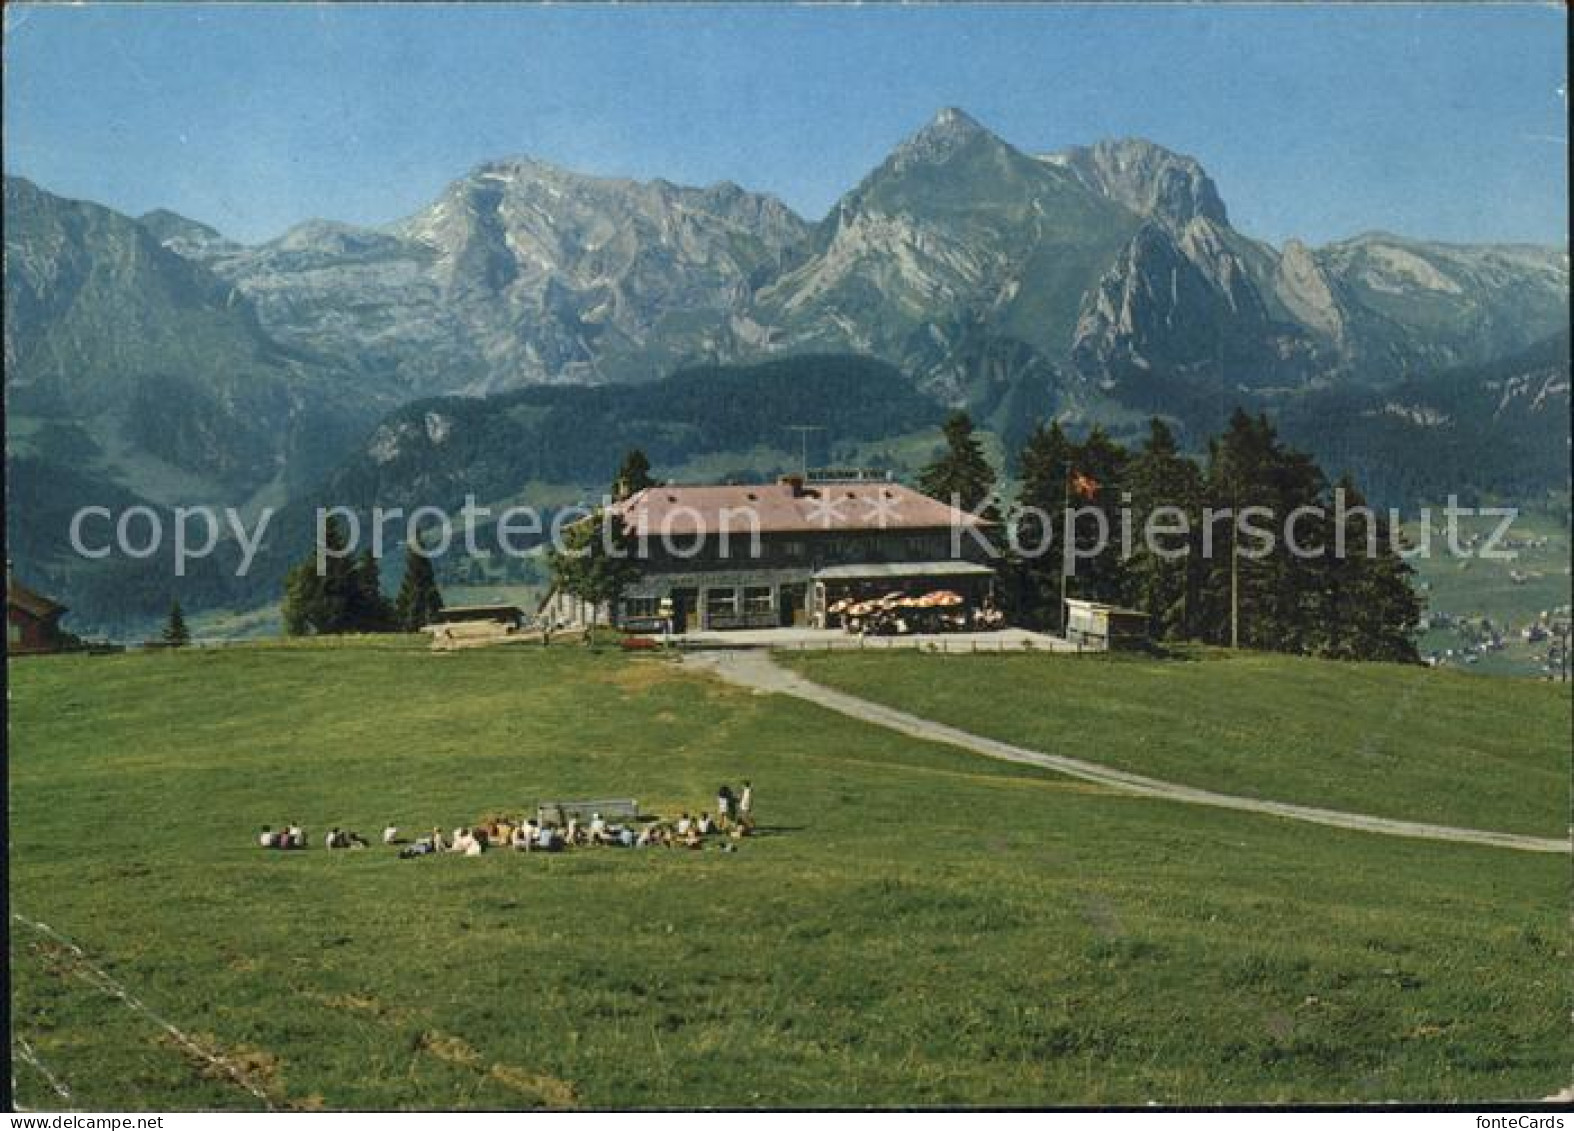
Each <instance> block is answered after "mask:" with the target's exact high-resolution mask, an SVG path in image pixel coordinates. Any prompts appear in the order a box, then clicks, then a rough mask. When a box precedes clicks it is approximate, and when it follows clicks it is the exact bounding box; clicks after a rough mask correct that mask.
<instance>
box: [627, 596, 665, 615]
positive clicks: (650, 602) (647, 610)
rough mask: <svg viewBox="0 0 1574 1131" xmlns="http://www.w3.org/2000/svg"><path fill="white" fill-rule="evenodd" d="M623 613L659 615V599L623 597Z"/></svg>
mask: <svg viewBox="0 0 1574 1131" xmlns="http://www.w3.org/2000/svg"><path fill="white" fill-rule="evenodd" d="M623 615H624V616H626V617H654V616H660V615H661V600H660V598H657V597H625V598H623Z"/></svg>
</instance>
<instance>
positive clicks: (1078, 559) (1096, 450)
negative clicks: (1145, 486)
mask: <svg viewBox="0 0 1574 1131" xmlns="http://www.w3.org/2000/svg"><path fill="white" fill-rule="evenodd" d="M1070 458H1071V488H1072V490H1071V496H1072V497H1071V514H1072V518H1073V519H1074V520H1075V521H1074V522H1073V524H1072V530H1071V537H1072V540H1073V543H1074V545H1075V546H1076V548H1077V554H1076V555H1075V558H1074V560H1073V562H1072V567H1073V571H1074V572H1073V575H1072V578H1071V581H1070V584H1069V586H1068V588H1067V595H1068V596H1071V597H1082V598H1086V599H1088V600H1092V601H1103V602H1107V603H1110V604H1115V603H1118V602H1119V601H1120V600H1121V599H1122V596H1123V590H1124V588H1125V585H1124V569H1125V566H1124V563H1123V562H1122V560H1121V558H1122V553H1123V546H1122V531H1121V519H1122V515H1121V481H1122V479H1123V477H1124V475H1125V471H1126V463H1127V461H1128V459H1129V458H1130V456H1129V454H1128V453H1127V451H1126V449H1125V448H1123V447H1121V446H1120V445H1119V444H1117V443H1116V442H1115V441H1114V440H1113V439H1111V438H1110V435H1109V433H1107V432H1105V431H1104V429H1103V428H1101V427H1099V426H1098V425H1094V426H1093V428H1092V429H1091V430H1090V431H1089V432H1088V435H1087V438H1086V439H1085V440H1083V441H1082V443H1080V444H1074V445H1072V449H1071V454H1070ZM1101 542H1102V548H1100V544H1101Z"/></svg>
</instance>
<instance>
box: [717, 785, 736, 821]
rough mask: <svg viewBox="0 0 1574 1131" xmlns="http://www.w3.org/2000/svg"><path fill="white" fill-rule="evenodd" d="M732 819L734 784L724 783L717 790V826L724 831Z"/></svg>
mask: <svg viewBox="0 0 1574 1131" xmlns="http://www.w3.org/2000/svg"><path fill="white" fill-rule="evenodd" d="M731 821H732V786H730V785H724V786H722V787H721V788H720V789H718V790H717V791H716V827H717V828H719V829H721V830H722V831H723V832H726V831H727V826H728V825H729V824H730V823H731Z"/></svg>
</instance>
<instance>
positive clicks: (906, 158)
mask: <svg viewBox="0 0 1574 1131" xmlns="http://www.w3.org/2000/svg"><path fill="white" fill-rule="evenodd" d="M980 140H983V141H990V142H993V143H995V144H996V145H999V146H1002V147H1003V146H1004V145H1005V142H1003V141H1001V140H1000V139H999V138H997V137H996V136H995V135H994V134H992V133H990V132H989V131H988V130H986V129H985V128H984V127H983V126H981V125H979V124H978V122H977V121H975V120H974V119H973V118H972V117H970V116H969V115H968V114H967V113H966V112H965V111H963V110H959V109H957V108H956V107H955V106H947V107H945V108H944V109H942V110H941V111H940V112H939V113H937V114H936V115H935V116H934V117H933V118H931V119H930V120H929V122H928V124H926V125H925V126H924V127H923V128H922V129H920V130H919V131H918V132H917V133H915V134H914V135H913V136H912V137H910V138H908V139H907V140H906V141H904V142H903V143H902V144H901V145H899V146H897V147H896V149H895V150H894V151H893V152H892V154H891V161H890V167H891V169H892V171H895V172H900V171H902V170H904V169H909V168H912V167H913V166H915V165H926V164H927V165H938V164H941V163H943V162H945V161H949V160H950V159H951V158H952V157H954V156H955V155H956V154H957V153H958V152H960V151H961V150H962V149H965V148H966V147H967V146H969V145H971V144H973V143H974V142H977V141H980Z"/></svg>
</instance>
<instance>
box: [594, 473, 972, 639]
mask: <svg viewBox="0 0 1574 1131" xmlns="http://www.w3.org/2000/svg"><path fill="white" fill-rule="evenodd" d="M617 510H618V513H619V514H620V515H621V516H622V518H623V521H624V524H625V526H626V527H627V529H628V532H629V534H630V536H631V538H632V540H633V543H634V546H635V554H636V559H637V561H638V564H639V567H640V576H639V578H638V579H637V580H636V581H635V582H634V583H633V584H632V585H630V586H628V587H627V588H626V589H625V590H624V593H623V597H622V600H621V602H620V605H619V608H618V609H617V621H618V623H619V625H620V626H621V627H623V628H625V629H628V630H630V631H636V632H638V631H646V632H659V631H662V630H663V629H665V628H666V627H668V625H669V624H670V626H671V629H672V631H674V632H686V631H693V630H715V629H739V628H778V627H787V626H792V625H800V626H811V627H816V628H823V627H826V610H827V609H828V608H829V607H830V606H831V605H833V604H834V603H836V602H837V601H838V600H841V599H843V598H853V599H856V600H865V599H868V598H871V597H879V596H884V595H887V594H890V593H893V592H899V593H902V594H903V595H906V596H920V595H922V594H924V593H927V592H931V591H933V590H936V589H947V590H951V591H952V592H955V593H958V594H960V595H961V596H962V597H963V598H964V600H965V602H966V605H967V607H968V608H979V607H985V606H989V605H991V604H992V603H993V599H994V583H995V571H994V570H993V569H992V568H991V567H990V566H989V565H987V564H985V562H984V560H983V559H984V558H985V557H986V556H987V554H986V552H985V548H984V546H983V545H982V544H981V543H980V542H979V540H978V539H977V538H975V537H974V536H973V534H972V533H970V531H975V530H976V531H978V532H979V533H984V529H985V527H987V526H988V525H989V524H988V523H986V522H985V520H983V519H980V518H979V517H977V516H976V515H971V514H968V513H966V512H965V511H962V510H959V509H957V508H955V507H952V506H950V505H948V504H946V503H942V502H939V501H938V500H935V499H931V498H929V497H928V496H926V495H922V494H920V493H918V492H917V491H914V490H912V489H911V488H908V487H904V486H902V485H901V484H899V483H893V482H890V481H888V480H885V479H874V478H867V477H855V478H840V479H815V478H811V479H808V480H805V479H804V478H801V477H798V476H787V477H784V478H783V479H781V480H780V481H778V482H776V483H773V484H766V485H752V486H751V485H744V486H703V487H679V486H661V487H650V488H647V489H645V490H644V491H641V492H639V493H638V494H635V495H633V496H631V497H630V498H628V499H626V500H625V501H623V502H622V503H620V504H618V506H617Z"/></svg>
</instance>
